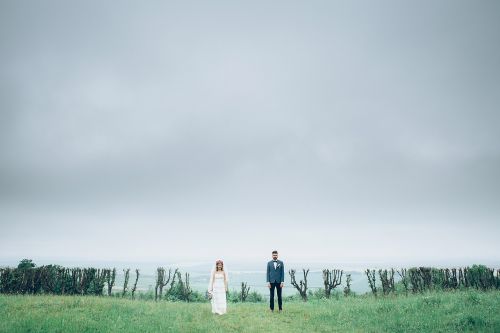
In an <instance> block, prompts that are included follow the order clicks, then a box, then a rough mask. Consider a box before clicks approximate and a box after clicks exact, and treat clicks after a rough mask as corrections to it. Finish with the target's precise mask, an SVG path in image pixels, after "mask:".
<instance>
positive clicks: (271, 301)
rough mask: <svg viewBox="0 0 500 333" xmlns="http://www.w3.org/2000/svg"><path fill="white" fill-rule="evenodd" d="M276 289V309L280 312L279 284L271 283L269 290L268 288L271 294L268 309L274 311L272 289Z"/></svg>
mask: <svg viewBox="0 0 500 333" xmlns="http://www.w3.org/2000/svg"><path fill="white" fill-rule="evenodd" d="M275 288H276V293H277V294H278V307H279V309H280V310H282V301H281V290H282V288H281V287H280V282H274V283H271V288H269V291H270V292H271V294H270V295H269V296H270V297H269V307H270V308H271V310H273V311H274V289H275Z"/></svg>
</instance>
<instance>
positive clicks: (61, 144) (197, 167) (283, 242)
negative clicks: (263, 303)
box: [0, 0, 500, 262]
mask: <svg viewBox="0 0 500 333" xmlns="http://www.w3.org/2000/svg"><path fill="white" fill-rule="evenodd" d="M499 31H500V3H499V2H498V1H455V0H454V1H441V0H440V1H377V2H374V1H343V2H340V1H312V2H311V1H307V2H305V1H304V2H298V1H297V2H295V1H260V2H259V1H251V2H250V1H249V2H242V1H237V2H235V1H178V2H169V1H148V2H139V1H130V2H126V1H125V2H111V1H107V2H102V1H6V0H0V227H1V229H0V257H4V258H7V257H9V258H21V257H34V256H41V257H67V258H72V257H74V258H87V259H100V258H105V259H134V260H136V259H138V260H141V259H154V260H164V259H166V258H171V257H174V258H184V259H186V260H205V259H211V258H215V257H224V258H226V257H232V258H245V259H255V258H257V259H260V258H265V257H267V256H269V252H270V251H271V250H272V249H274V248H278V249H280V251H281V253H282V254H283V256H284V257H285V258H287V259H289V260H291V259H296V260H304V259H306V260H307V259H308V258H310V257H314V258H316V259H318V258H319V259H325V260H340V261H342V260H403V261H404V260H410V259H411V260H421V261H426V260H431V259H435V258H439V259H443V260H446V259H454V260H455V259H459V260H462V259H463V260H470V259H474V260H475V259H478V260H493V261H497V262H500V256H499V251H498V250H499V248H498V237H499V236H500V204H499V203H500V130H499V124H500V113H499V111H498V110H499V105H500V35H499V33H498V32H499Z"/></svg>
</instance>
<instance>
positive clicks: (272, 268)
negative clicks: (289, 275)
mask: <svg viewBox="0 0 500 333" xmlns="http://www.w3.org/2000/svg"><path fill="white" fill-rule="evenodd" d="M266 279H267V282H268V283H270V284H271V288H270V295H269V296H270V297H269V307H270V308H271V310H273V311H274V289H275V288H276V292H277V294H278V307H279V309H280V310H281V309H282V301H281V286H280V284H281V283H282V282H285V265H283V261H281V260H276V265H275V264H274V260H271V261H270V262H268V263H267V274H266Z"/></svg>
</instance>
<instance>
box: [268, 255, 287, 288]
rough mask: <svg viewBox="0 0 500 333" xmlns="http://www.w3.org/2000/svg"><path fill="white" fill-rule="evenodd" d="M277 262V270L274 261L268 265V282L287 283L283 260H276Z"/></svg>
mask: <svg viewBox="0 0 500 333" xmlns="http://www.w3.org/2000/svg"><path fill="white" fill-rule="evenodd" d="M276 262H277V264H276V269H275V268H274V261H272V260H271V261H270V262H268V263H267V274H266V281H267V282H269V283H275V282H279V283H281V282H285V265H283V261H281V260H276Z"/></svg>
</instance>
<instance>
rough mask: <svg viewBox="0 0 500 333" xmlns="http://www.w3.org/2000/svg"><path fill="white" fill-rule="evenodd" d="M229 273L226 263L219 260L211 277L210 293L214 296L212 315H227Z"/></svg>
mask: <svg viewBox="0 0 500 333" xmlns="http://www.w3.org/2000/svg"><path fill="white" fill-rule="evenodd" d="M227 282H228V278H227V272H226V270H225V269H224V262H223V261H222V260H217V261H216V262H215V267H214V269H213V270H212V273H211V275H210V282H209V284H208V292H209V293H210V295H212V300H211V302H212V313H216V314H220V315H221V314H224V313H226V291H227Z"/></svg>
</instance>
